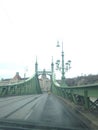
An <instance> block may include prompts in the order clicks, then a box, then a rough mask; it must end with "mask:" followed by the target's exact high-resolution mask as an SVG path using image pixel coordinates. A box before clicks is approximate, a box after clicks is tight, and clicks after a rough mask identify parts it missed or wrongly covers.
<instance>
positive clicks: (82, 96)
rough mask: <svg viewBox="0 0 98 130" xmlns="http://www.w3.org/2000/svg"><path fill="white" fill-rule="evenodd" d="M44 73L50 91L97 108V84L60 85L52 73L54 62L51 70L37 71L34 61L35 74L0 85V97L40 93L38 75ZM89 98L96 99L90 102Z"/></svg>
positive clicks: (88, 106) (91, 107)
mask: <svg viewBox="0 0 98 130" xmlns="http://www.w3.org/2000/svg"><path fill="white" fill-rule="evenodd" d="M43 73H45V74H46V75H49V76H50V79H51V87H50V92H51V93H53V94H55V95H58V96H61V97H63V98H66V99H69V100H71V101H72V102H74V103H75V104H81V105H83V106H84V108H85V109H88V110H89V109H96V110H98V84H89V85H82V86H73V87H69V86H67V85H66V84H65V85H64V84H63V85H62V84H61V85H60V84H58V83H57V81H56V79H55V74H54V63H53V61H52V63H51V71H45V70H44V71H38V63H37V61H36V63H35V74H34V75H33V76H32V77H30V78H29V79H27V80H24V81H21V82H19V83H11V84H8V85H4V86H0V97H4V96H16V95H30V94H42V90H41V87H40V83H39V75H42V74H43ZM90 98H95V99H96V100H95V101H94V102H92V101H91V100H90Z"/></svg>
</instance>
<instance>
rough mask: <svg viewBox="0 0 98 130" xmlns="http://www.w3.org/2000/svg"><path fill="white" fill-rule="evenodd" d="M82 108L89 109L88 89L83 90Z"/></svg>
mask: <svg viewBox="0 0 98 130" xmlns="http://www.w3.org/2000/svg"><path fill="white" fill-rule="evenodd" d="M84 103H85V104H84V108H85V109H89V97H88V91H87V90H84Z"/></svg>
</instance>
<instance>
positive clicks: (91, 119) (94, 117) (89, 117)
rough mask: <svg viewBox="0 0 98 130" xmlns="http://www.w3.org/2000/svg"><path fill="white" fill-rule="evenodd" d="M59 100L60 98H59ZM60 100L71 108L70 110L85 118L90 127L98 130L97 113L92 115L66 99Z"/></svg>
mask: <svg viewBox="0 0 98 130" xmlns="http://www.w3.org/2000/svg"><path fill="white" fill-rule="evenodd" d="M60 98H61V97H60ZM62 100H63V101H64V102H65V103H66V104H67V105H68V106H70V107H71V109H74V110H75V111H76V112H77V113H79V114H80V115H82V116H83V117H85V119H86V120H87V121H88V122H89V123H90V125H93V126H95V128H97V129H98V112H97V113H94V112H91V111H88V110H85V109H84V108H83V106H79V105H76V104H74V103H73V102H71V101H70V100H68V99H64V98H62Z"/></svg>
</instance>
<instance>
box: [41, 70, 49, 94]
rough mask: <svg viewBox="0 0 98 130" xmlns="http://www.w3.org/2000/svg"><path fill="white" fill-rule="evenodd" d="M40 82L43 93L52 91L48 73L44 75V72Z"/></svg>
mask: <svg viewBox="0 0 98 130" xmlns="http://www.w3.org/2000/svg"><path fill="white" fill-rule="evenodd" d="M39 82H40V86H41V89H42V91H43V92H47V91H49V90H50V87H51V81H50V80H49V79H48V78H47V76H46V73H44V71H43V74H42V76H41V78H40V79H39Z"/></svg>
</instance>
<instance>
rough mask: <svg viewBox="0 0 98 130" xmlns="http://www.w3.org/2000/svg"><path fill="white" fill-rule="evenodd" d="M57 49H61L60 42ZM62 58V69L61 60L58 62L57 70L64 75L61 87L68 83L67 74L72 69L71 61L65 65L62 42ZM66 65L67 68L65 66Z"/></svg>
mask: <svg viewBox="0 0 98 130" xmlns="http://www.w3.org/2000/svg"><path fill="white" fill-rule="evenodd" d="M57 47H60V45H59V41H58V42H57ZM61 56H62V64H61V67H60V66H59V65H60V60H57V61H56V65H57V70H60V71H61V73H62V77H61V85H62V86H65V85H66V83H65V72H67V71H68V70H69V69H70V68H71V67H70V63H71V61H70V60H68V62H67V63H66V64H65V63H64V50H63V42H62V52H61ZM65 65H66V66H65Z"/></svg>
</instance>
